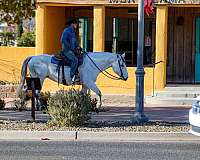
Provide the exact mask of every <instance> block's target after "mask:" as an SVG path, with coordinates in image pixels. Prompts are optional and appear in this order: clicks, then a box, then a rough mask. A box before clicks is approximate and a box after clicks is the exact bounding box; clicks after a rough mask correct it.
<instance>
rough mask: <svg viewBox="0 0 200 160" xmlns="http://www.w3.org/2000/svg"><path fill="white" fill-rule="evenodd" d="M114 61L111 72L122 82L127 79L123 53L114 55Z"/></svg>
mask: <svg viewBox="0 0 200 160" xmlns="http://www.w3.org/2000/svg"><path fill="white" fill-rule="evenodd" d="M116 56H117V58H116V61H115V62H113V63H112V68H113V71H114V72H115V73H116V74H117V75H118V76H120V77H121V78H122V79H123V80H124V81H126V80H127V79H128V71H127V68H126V61H125V53H123V54H122V55H121V54H116Z"/></svg>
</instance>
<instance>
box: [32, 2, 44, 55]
mask: <svg viewBox="0 0 200 160" xmlns="http://www.w3.org/2000/svg"><path fill="white" fill-rule="evenodd" d="M45 12H46V6H44V5H38V6H37V10H36V50H35V55H38V54H42V53H45Z"/></svg>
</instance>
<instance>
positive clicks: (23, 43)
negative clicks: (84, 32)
mask: <svg viewBox="0 0 200 160" xmlns="http://www.w3.org/2000/svg"><path fill="white" fill-rule="evenodd" d="M17 46H19V47H35V32H24V33H23V34H22V36H21V37H19V38H18V39H17Z"/></svg>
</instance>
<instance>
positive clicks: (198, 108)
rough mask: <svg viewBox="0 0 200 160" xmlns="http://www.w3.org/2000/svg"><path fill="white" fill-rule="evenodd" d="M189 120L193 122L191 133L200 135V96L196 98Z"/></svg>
mask: <svg viewBox="0 0 200 160" xmlns="http://www.w3.org/2000/svg"><path fill="white" fill-rule="evenodd" d="M189 122H190V124H191V130H190V133H192V134H194V135H197V136H200V96H198V97H197V98H196V101H195V102H194V103H193V104H192V108H191V109H190V111H189Z"/></svg>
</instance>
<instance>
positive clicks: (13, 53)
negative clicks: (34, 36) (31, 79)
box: [0, 47, 35, 82]
mask: <svg viewBox="0 0 200 160" xmlns="http://www.w3.org/2000/svg"><path fill="white" fill-rule="evenodd" d="M34 54H35V48H32V47H0V80H3V81H10V82H17V81H19V78H20V72H21V65H22V63H23V60H24V59H25V58H26V57H28V56H30V55H34Z"/></svg>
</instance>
